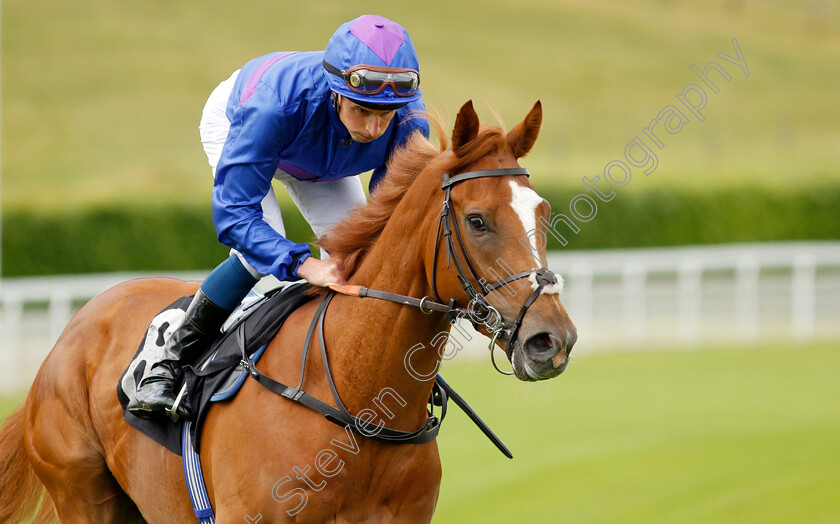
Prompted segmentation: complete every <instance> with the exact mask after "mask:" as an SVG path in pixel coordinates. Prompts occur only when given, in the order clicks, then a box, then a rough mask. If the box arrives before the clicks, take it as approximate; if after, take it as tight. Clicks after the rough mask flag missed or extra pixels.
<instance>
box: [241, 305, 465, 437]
mask: <svg viewBox="0 0 840 524" xmlns="http://www.w3.org/2000/svg"><path fill="white" fill-rule="evenodd" d="M334 296H335V293H334V292H332V291H330V292H329V293H328V294H327V296H326V297H324V299H323V300H322V301H321V303H320V304H319V306H318V309H317V310H316V312H315V316H314V317H312V322H311V323H310V324H309V330H308V331H307V333H306V339H305V340H304V343H303V344H304V345H303V355H302V357H301V369H300V382H299V383H298V385H297V387H292V386H287V385H285V384H283V383H281V382H278V381H276V380H274V379H272V378H270V377H268V376H266V375H264V374H263V373H262V372H260V371H259V370H258V369H257V368H256V365H255V364H254V362H253V361H252V360H251V358H250V357H248V355H247V354H246V352H245V333H244V330H243V329H241V327H240V328H237V330H236V336H237V339H238V341H239V347H240V349H241V350H242V354H241V356H242V362H241V363H240V365H241V366H242V367H244V368H245V369H247V370H248V373H249V374H250V375H251V377H253V378H254V380H256V381H257V382H258V383H259V384H260V385H261V386H263V387H264V388H266V389H268V390H269V391H272V392H273V393H276V394H278V395H280V396H282V397H285V398H287V399H289V400H293V401H295V402H298V403H300V404H303V405H304V406H306V407H308V408H309V409H312V410H314V411H317V412H318V413H321V414H322V415H324V417H325V418H326V419H327V420H329V421H330V422H332V423H333V424H337V425H339V426H342V427H349V428H350V429H351V430H353V431H355V432H356V433H358V434H360V435H362V436H364V437H368V438H372V439H374V440H377V441H380V442H390V443H393V444H425V443H426V442H431V441H432V440H434V439H435V437H437V434H438V431H440V424H441V421H442V420H443V418H444V417H445V416H446V404H447V401H448V399H449V397H448V394H447V389H449V388H448V387H443V386H442V385H441V381H438V380H435V384H434V385H433V387H432V399H434V401H433V402H432V403H431V405H432V408H431V411H430V413H429V417H428V418H427V419H426V422H425V423H424V424H423V425H422V426H421V427H420V428H418V429H417V430H415V431H411V432H406V431H400V430H396V429H390V428H386V427H382V426H378V425H376V424H372V423H371V422H370V421H366V420H362V419H360V418H358V417H355V416H353V415H351V414H350V412H349V411H348V410H347V408H346V407H345V406H344V403H343V402H342V401H341V397H339V395H338V391H337V390H336V387H335V382H334V381H333V378H332V372H331V371H330V366H329V360H328V358H327V345H326V341H325V340H324V317H325V316H326V311H327V306H329V304H330V301H331V300H332V298H333V297H334ZM316 329H317V330H318V336H319V342H320V346H321V358H322V360H323V362H324V372H325V373H326V376H327V382H328V384H329V386H330V390H331V391H332V395H333V400H335V404H336V406H337V407H333V406H331V405H329V404H327V403H326V402H323V401H321V400H319V399H317V398H315V397H313V396H311V395H309V394H308V393H306V392H305V391H303V390H301V387H302V385H303V379H304V376H305V374H306V357H307V355H308V353H309V346H310V342H311V341H312V335H313V334H314V332H315V330H316ZM435 405H438V406H440V408H441V414H440V418H438V417H436V416H435V415H434V406H435Z"/></svg>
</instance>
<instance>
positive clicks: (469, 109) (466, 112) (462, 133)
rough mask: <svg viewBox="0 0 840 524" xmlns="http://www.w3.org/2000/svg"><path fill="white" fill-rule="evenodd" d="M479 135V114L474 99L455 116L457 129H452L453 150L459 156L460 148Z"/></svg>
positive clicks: (468, 101)
mask: <svg viewBox="0 0 840 524" xmlns="http://www.w3.org/2000/svg"><path fill="white" fill-rule="evenodd" d="M477 135H478V115H477V114H476V112H475V109H474V108H473V103H472V100H467V103H466V104H464V105H463V106H461V110H460V111H458V116H457V117H455V129H453V130H452V152H454V153H455V154H456V155H457V156H461V155H460V150H461V149H462V148H463V147H464V146H465V145H466V144H467V143H468V142H469V141H470V140H472V139H473V138H475V137H476V136H477Z"/></svg>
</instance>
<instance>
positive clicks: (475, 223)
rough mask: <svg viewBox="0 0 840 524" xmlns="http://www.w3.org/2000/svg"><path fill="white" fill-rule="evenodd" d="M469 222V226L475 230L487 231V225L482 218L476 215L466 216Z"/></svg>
mask: <svg viewBox="0 0 840 524" xmlns="http://www.w3.org/2000/svg"><path fill="white" fill-rule="evenodd" d="M467 220H469V222H470V227H471V228H473V229H475V230H476V231H487V226H486V225H485V224H484V219H483V218H481V217H480V216H478V215H471V216H469V217H467Z"/></svg>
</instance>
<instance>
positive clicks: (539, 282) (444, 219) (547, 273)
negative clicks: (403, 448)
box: [236, 168, 557, 458]
mask: <svg viewBox="0 0 840 524" xmlns="http://www.w3.org/2000/svg"><path fill="white" fill-rule="evenodd" d="M516 175H525V176H528V170H527V169H525V168H504V169H483V170H479V171H469V172H465V173H461V174H458V175H455V176H449V175H448V174H444V175H443V183H442V185H441V189H443V191H444V201H443V206H442V208H441V213H440V222H439V223H438V231H437V242H435V252H434V261H433V264H434V266H433V269H432V292H433V293H434V299H433V298H432V297H429V296H425V297H423V298H415V297H410V296H407V295H400V294H397V293H391V292H388V291H381V290H378V289H370V288H367V287H365V286H357V285H341V286H329V287H330V291H329V292H328V293H327V295H326V296H325V297H324V299H323V300H322V301H321V303H320V304H319V305H318V309H317V310H316V312H315V315H314V316H313V317H312V322H311V323H310V324H309V330H308V331H307V333H306V338H305V340H304V346H303V352H302V355H301V366H300V381H299V382H298V385H297V387H292V386H287V385H285V384H283V383H281V382H278V381H276V380H274V379H272V378H270V377H268V376H266V375H264V374H263V373H262V372H260V371H259V370H258V369H257V367H256V365H255V364H254V362H253V360H251V358H250V357H249V356H248V355H247V353H246V351H245V340H244V339H245V332H244V324H240V325H239V326H238V327H237V329H236V336H237V341H238V343H239V346H240V349H241V353H242V361H241V362H240V366H241V367H243V368H244V369H246V370H247V371H248V373H249V374H250V376H251V377H252V378H254V380H256V381H257V382H258V383H259V384H260V385H261V386H263V387H264V388H266V389H268V390H270V391H272V392H274V393H276V394H278V395H281V396H283V397H285V398H287V399H289V400H293V401H295V402H298V403H300V404H303V405H304V406H306V407H308V408H310V409H312V410H315V411H317V412H319V413H321V414H322V415H324V417H325V418H326V419H327V420H329V421H330V422H332V423H334V424H337V425H339V426H342V427H345V428H350V429H351V430H353V431H355V432H357V433H359V434H360V435H362V436H365V437H368V438H372V439H374V440H377V441H380V442H390V443H395V444H423V443H426V442H430V441H432V440H434V439H435V438H436V437H437V434H438V432H439V431H440V425H441V422H442V421H443V418H444V417H445V416H446V404H447V401H448V400H449V398H452V400H453V401H454V402H455V403H456V404H457V405H458V407H460V408H461V409H463V410H464V411H465V412H466V413H467V415H468V416H469V418H470V419H471V420H472V421H473V422H474V423H475V424H476V425H478V427H479V428H480V429H481V430H482V432H484V434H485V435H486V436H487V437H488V438H489V439H490V440H491V441H492V442H493V443H494V444H495V445H496V447H497V448H499V450H500V451H502V453H504V454H505V456H507V457H509V458H513V455H512V454H511V452H510V450H509V449H508V448H507V447H506V446H505V445H504V443H503V442H502V441H501V440H500V439H499V438H498V437H497V436H496V435H495V434H494V433H493V431H492V430H490V428H489V427H488V426H487V424H486V423H484V421H483V420H481V418H479V417H478V415H477V414H476V413H475V411H473V410H472V408H470V406H469V405H468V404H467V403H466V401H465V400H464V399H463V398H461V396H460V395H458V394H457V393H456V392H455V391H454V390H453V389H452V388H451V386H449V384H447V383H446V381H444V380H443V378H442V377H441V376H440V375H437V376H436V378H435V382H434V384H433V386H432V394H431V397H430V399H429V404H430V405H431V408H430V410H429V412H428V414H429V417H428V418H427V419H426V422H425V423H424V424H423V425H422V426H421V427H420V428H418V429H416V430H415V431H411V432H406V431H400V430H395V429H390V428H386V427H384V426H382V425H375V424H372V423H371V422H370V421H369V420H363V419H360V418H358V417H355V416H353V415H352V414H350V412H349V411H348V410H347V408H346V407H345V405H344V403H343V402H342V401H341V397H340V396H339V394H338V390H337V389H336V387H335V382H334V380H333V377H332V372H331V371H330V365H329V359H328V358H327V345H326V340H325V339H324V317H325V316H326V312H327V307H328V306H329V304H330V302H331V301H332V299H333V297H335V294H336V293H340V294H343V295H348V296H354V297H359V298H365V297H370V298H376V299H380V300H386V301H389V302H395V303H397V304H403V305H407V306H412V307H416V308H419V309H420V311H421V312H422V313H425V314H427V315H428V314H431V313H432V312H438V313H446V314H448V315H449V316H450V317H451V322H453V323H454V322H455V321H456V320H457V318H458V317H460V316H466V317H467V318H469V319H470V322H471V323H472V324H473V327H477V321H478V322H481V323H483V324H484V325H486V326H488V328H489V330H490V332H491V333H492V334H493V339H492V340H491V342H490V351H491V353H490V358H491V361H492V363H493V366H494V367H495V368H496V370H497V371H499V373H502V374H505V375H512V374H513V373H511V372H507V371H502V370H501V369H499V367H498V366H497V365H496V360H495V357H494V354H493V351H494V349H495V346H496V340H497V339H498V338H499V336H500V334H504V336H505V338H507V339H508V341H509V342H508V346H507V348H506V349H505V353H506V354H507V357H508V360H510V358H511V355H512V352H513V344H514V342H515V340H516V335H517V333H518V332H519V327H520V326H521V325H522V319H523V318H524V317H525V313H527V311H528V308H530V307H531V305H532V304H533V303H534V301H535V300H536V299H537V297H539V295H540V294H541V293H542V290H543V288H544V287H545V286H547V285H550V284H556V283H557V277H556V275H555V274H554V273H553V272H552V271H551V270H549V269H548V268H538V269H529V270H526V271H521V272H519V273H516V274H513V275H509V276H507V277H506V278H503V279H500V280H497V281H494V282H491V283H487V281H486V280H485V279H483V278H481V277H480V276H479V275H478V272H477V271H476V269H475V265H474V264H473V262H472V259H471V258H470V256H469V254H468V253H467V250H466V246H465V245H464V241H463V239H462V237H461V232H460V229H459V227H458V222H457V220H456V219H455V216H454V213H453V212H452V209H453V206H452V196H451V194H450V191H451V189H452V186H454V185H455V184H458V183H460V182H463V181H465V180H471V179H474V178H484V177H494V176H516ZM453 231H454V232H455V238H456V239H457V243H458V247H459V249H460V251H461V255H462V256H463V258H464V260H465V261H466V264H467V267H468V268H469V270H470V273H471V274H472V277H473V278H472V280H471V279H470V278H469V277H468V276H467V274H466V272H465V271H464V268H463V266H462V265H461V262H460V260H459V258H458V256H457V252H456V250H455V243H454V242H453V240H452V232H453ZM441 234H442V235H443V237H444V239H445V241H446V267H447V268H449V267H450V261H454V262H455V268H456V270H457V271H458V280H459V281H460V282H461V286H462V287H463V288H464V291H465V292H466V293H467V295H468V296H469V297H470V302H469V303H468V304H467V307H466V308H463V307H457V306H456V305H455V299H454V298H452V299H450V300H449V303H448V304H444V303H443V300H441V298H440V296H439V295H438V292H437V276H436V275H437V260H438V253H439V250H440V243H441V242H440V237H441ZM531 275H534V286H535V287H534V291H533V292H532V293H531V295H530V297H528V299H527V300H526V301H525V303H524V304H523V305H522V308H521V309H520V310H519V314H518V315H517V316H516V319H515V320H513V322H512V325H510V326H509V325H507V324H506V323H505V322H504V320H503V319H502V315H501V313H499V311H498V310H497V309H496V308H495V307H493V306H492V305H491V304H490V303H489V302H487V299H486V297H487V295H488V294H490V293H491V292H493V291H494V290H496V289H498V288H500V287H502V286H504V285H507V284H510V283H511V282H515V281H517V280H519V279H522V278H528V277H530V276H531ZM473 281H474V282H476V283H477V284H478V289H479V290H480V291H477V290H476V288H475V286H474V285H473ZM473 313H478V318H477V319H475V318H473ZM491 318H492V319H494V321H493V322H492V325H491V324H490V323H488V322H487V320H488V319H491ZM316 329H317V330H318V341H319V343H320V346H321V360H322V361H323V364H324V372H325V374H326V377H327V383H328V384H329V386H330V391H331V392H332V397H333V400H334V401H335V405H336V407H333V406H331V405H329V404H327V403H325V402H323V401H321V400H318V399H317V398H315V397H312V396H311V395H309V394H307V393H306V392H304V391H303V390H302V389H301V387H302V386H303V381H304V377H305V375H306V360H307V355H308V354H309V347H310V345H311V342H312V336H313V335H314V333H315V330H316ZM436 405H437V406H440V408H441V414H440V418H438V417H436V416H435V414H434V407H435V406H436Z"/></svg>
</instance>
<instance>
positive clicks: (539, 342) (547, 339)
mask: <svg viewBox="0 0 840 524" xmlns="http://www.w3.org/2000/svg"><path fill="white" fill-rule="evenodd" d="M524 347H525V352H526V353H527V354H528V356H529V357H531V359H532V360H535V361H541V360H548V359H550V358H551V357H553V356H554V355H555V354H556V353H557V352H558V351H560V350H561V349H562V348H561V347H560V343H559V340H557V339H556V338H555V337H553V336H552V335H551V334H549V333H540V334H538V335H534V336H532V337H529V338H528V340H526V341H525V345H524Z"/></svg>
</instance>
